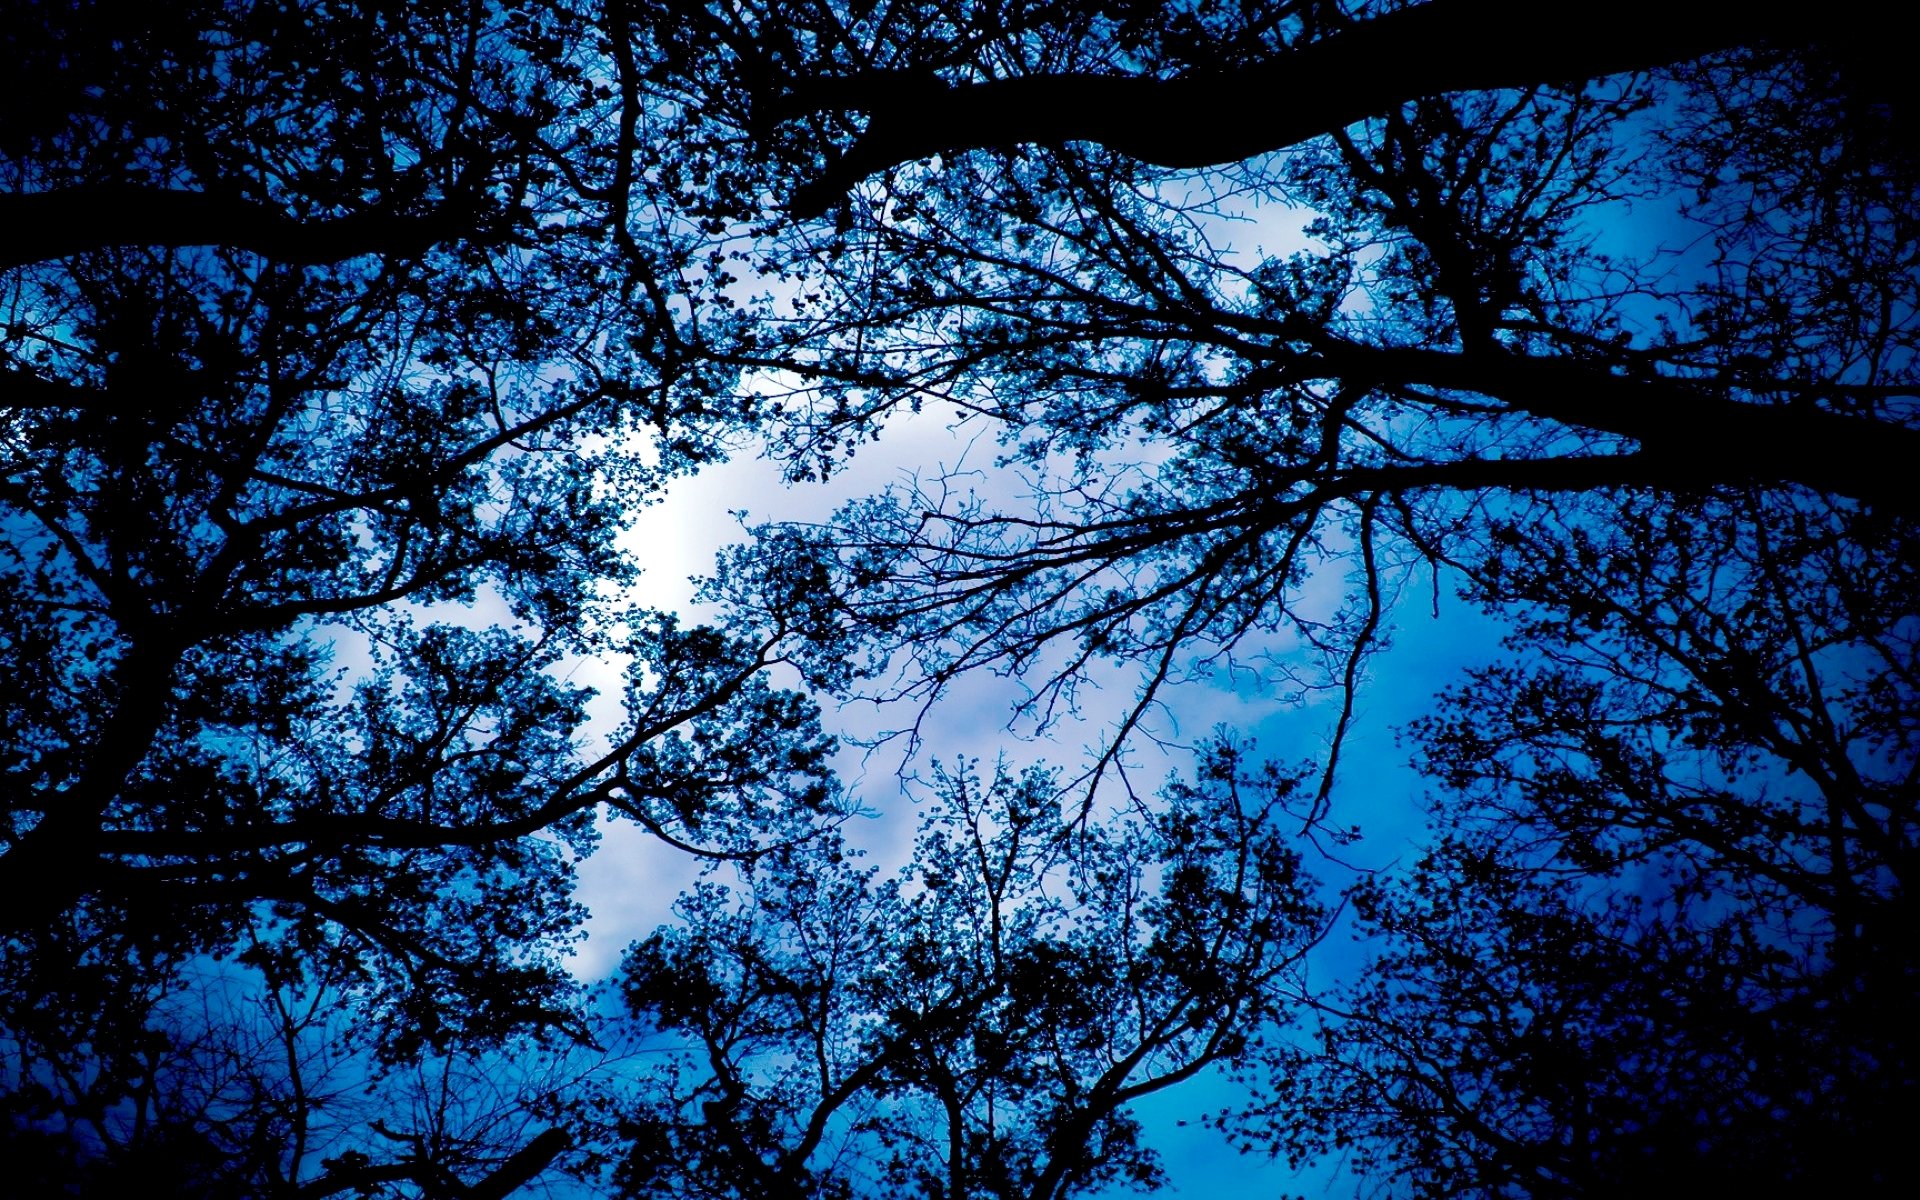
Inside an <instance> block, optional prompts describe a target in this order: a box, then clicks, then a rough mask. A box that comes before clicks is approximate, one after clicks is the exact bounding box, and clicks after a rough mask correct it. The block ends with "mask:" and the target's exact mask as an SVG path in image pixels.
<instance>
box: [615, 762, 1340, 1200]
mask: <svg viewBox="0 0 1920 1200" xmlns="http://www.w3.org/2000/svg"><path fill="white" fill-rule="evenodd" d="M1245 772H1246V765H1245V764H1244V762H1243V761H1242V758H1241V754H1240V751H1239V750H1238V749H1236V748H1234V747H1232V746H1230V745H1223V746H1221V747H1218V748H1217V749H1216V750H1215V752H1214V755H1213V757H1212V758H1211V760H1210V761H1209V763H1208V768H1207V772H1206V775H1205V777H1204V778H1203V779H1202V780H1201V781H1200V782H1198V783H1196V784H1193V785H1182V786H1177V787H1175V788H1174V789H1173V791H1172V793H1171V794H1170V795H1169V796H1168V800H1169V807H1168V808H1167V809H1166V810H1165V811H1164V812H1162V813H1159V814H1157V815H1154V816H1152V817H1136V816H1127V815H1122V816H1118V817H1115V818H1113V819H1111V820H1108V821H1105V822H1100V823H1097V824H1088V825H1078V824H1076V823H1075V822H1073V821H1071V820H1068V819H1065V818H1063V816H1062V813H1061V810H1060V805H1059V802H1058V800H1057V798H1056V796H1057V791H1056V785H1055V782H1054V780H1053V778H1052V775H1051V773H1050V772H1046V771H1043V770H1040V769H1038V768H1034V769H1029V770H1028V771H1026V772H1024V773H1022V774H1020V775H1018V776H1015V775H1013V774H1011V773H1010V772H1008V771H1007V770H1006V769H1005V768H1004V767H997V768H996V769H995V772H994V774H993V776H992V778H991V779H982V778H981V777H980V776H979V775H977V774H976V773H975V768H974V767H972V766H971V765H965V764H963V765H961V766H959V767H957V768H954V769H953V770H951V771H946V770H942V771H940V772H938V773H937V774H936V776H935V779H934V791H935V799H934V800H933V802H932V803H930V804H929V805H927V806H926V807H925V808H924V809H923V810H922V815H921V821H920V830H919V835H918V837H917V838H916V840H915V850H914V855H913V859H912V861H911V862H910V863H908V864H907V865H906V866H905V867H903V868H901V870H900V871H899V873H898V874H896V875H892V876H886V877H883V876H882V874H881V872H880V871H879V870H878V869H877V868H874V867H862V866H860V865H859V864H858V861H857V856H856V855H854V854H852V853H850V852H849V851H848V850H847V849H846V848H845V846H844V845H843V844H842V843H841V842H840V841H839V840H838V839H837V837H829V838H823V839H821V840H818V841H815V842H810V843H803V844H801V845H799V846H795V847H793V848H791V849H788V850H785V851H782V852H780V853H778V854H775V855H772V856H769V857H768V858H765V859H762V860H760V861H759V862H757V863H755V864H754V866H753V867H752V869H751V870H749V871H746V872H744V873H743V876H742V878H740V879H739V880H738V881H737V882H735V883H732V884H727V883H724V882H721V881H719V880H711V881H708V882H704V883H702V884H701V885H700V886H699V887H698V888H697V889H696V890H694V891H693V892H692V893H690V894H688V895H685V896H683V897H682V898H681V902H680V912H679V916H680V918H681V924H679V925H676V926H670V927H667V928H665V929H662V930H661V931H659V932H658V933H656V934H655V935H654V936H653V937H652V938H650V939H649V940H647V941H645V942H643V943H641V944H639V945H637V946H636V947H635V948H634V949H633V951H632V952H631V954H630V955H629V957H628V960H627V963H626V967H625V980H624V983H623V987H624V988H625V995H626V998H627V1002H628V1004H630V1005H631V1006H632V1007H633V1009H634V1011H635V1013H636V1014H637V1015H639V1016H641V1017H642V1018H644V1019H645V1020H646V1021H648V1022H649V1023H651V1024H652V1025H654V1026H655V1027H657V1028H658V1029H660V1030H661V1031H663V1032H665V1033H667V1034H669V1035H671V1036H672V1037H673V1039H674V1041H676V1042H677V1043H679V1044H681V1045H682V1046H684V1048H685V1049H684V1051H683V1052H682V1054H681V1055H680V1056H679V1057H678V1058H677V1059H676V1060H675V1062H674V1064H673V1065H672V1066H671V1067H670V1068H668V1069H665V1070H663V1071H660V1072H658V1073H657V1074H656V1075H655V1076H654V1077H653V1080H652V1081H651V1082H652V1084H653V1087H654V1093H655V1094H654V1096H653V1097H652V1098H651V1099H650V1102H649V1103H648V1104H646V1105H645V1106H644V1107H642V1108H641V1109H640V1111H639V1112H638V1113H637V1114H635V1116H634V1117H633V1118H632V1122H631V1126H630V1130H629V1136H630V1137H631V1138H632V1139H633V1149H632V1151H631V1153H630V1155H629V1157H628V1159H627V1161H626V1163H625V1166H624V1168H623V1174H622V1178H623V1181H624V1183H625V1185H626V1187H627V1188H628V1189H629V1190H631V1191H635V1192H648V1193H652V1192H658V1193H664V1194H669V1195H676V1196H681V1195H685V1196H768V1195H810V1196H814V1195H817V1196H840V1195H845V1196H852V1195H870V1194H879V1193H884V1194H889V1195H925V1196H963V1195H979V1196H997V1197H1011V1196H1031V1197H1057V1196H1067V1195H1086V1194H1094V1193H1098V1192H1101V1191H1102V1190H1104V1189H1110V1188H1113V1187H1116V1186H1131V1187H1141V1188H1152V1187H1155V1186H1157V1185H1158V1184H1159V1182H1160V1181H1161V1173H1160V1170H1159V1167H1158V1165H1157V1162H1156V1156H1155V1154H1154V1152H1153V1150H1152V1148H1151V1147H1150V1146H1149V1145H1147V1144H1144V1143H1143V1142H1142V1141H1141V1140H1140V1125H1139V1123H1138V1121H1137V1119H1136V1118H1135V1117H1134V1116H1133V1115H1132V1113H1131V1111H1130V1107H1131V1106H1132V1105H1133V1104H1134V1103H1135V1102H1136V1101H1138V1100H1139V1099H1140V1098H1142V1097H1144V1096H1147V1095H1150V1094H1152V1093H1154V1092H1157V1091H1160V1090H1162V1089H1164V1088H1167V1087H1169V1086H1172V1085H1174V1084H1176V1083H1179V1082H1181V1081H1183V1080H1186V1079H1189V1078H1192V1077H1194V1076H1197V1075H1200V1074H1201V1073H1203V1072H1205V1071H1207V1070H1208V1069H1210V1068H1213V1067H1216V1066H1217V1067H1222V1068H1225V1067H1233V1066H1245V1065H1247V1064H1249V1063H1250V1062H1252V1061H1254V1060H1255V1059H1256V1058H1257V1057H1261V1056H1263V1054H1264V1055H1265V1056H1268V1057H1284V1050H1285V1048H1284V1044H1283V1039H1281V1037H1280V1034H1279V1030H1280V1029H1282V1028H1283V1027H1284V1026H1285V1024H1286V1023H1287V1022H1288V1021H1290V1020H1291V1017H1292V1010H1293V1008H1294V1007H1295V1006H1296V1005H1297V1004H1298V1003H1299V1002H1300V999H1301V993H1302V988H1303V986H1304V975H1303V972H1302V958H1303V956H1304V955H1305V953H1306V952H1307V950H1308V949H1309V948H1311V947H1312V946H1313V945H1314V944H1315V943H1316V942H1317V941H1318V940H1319V939H1320V938H1321V937H1322V936H1323V935H1324V933H1325V931H1326V928H1327V914H1326V913H1325V912H1324V911H1323V910H1322V909H1321V908H1320V907H1319V905H1318V904H1317V903H1316V901H1315V900H1314V899H1313V895H1312V893H1313V888H1312V884H1311V881H1310V880H1309V879H1308V878H1307V877H1306V876H1305V875H1304V874H1303V873H1302V872H1301V870H1300V862H1299V858H1298V855H1297V854H1295V853H1294V852H1293V851H1291V850H1290V849H1288V848H1287V847H1286V844H1285V837H1284V835H1283V834H1281V833H1280V832H1279V831H1277V830H1276V829H1275V828H1274V823H1273V820H1272V818H1273V816H1274V814H1275V809H1276V806H1277V805H1279V804H1281V803H1283V802H1284V801H1285V799H1286V797H1287V796H1288V795H1289V793H1290V792H1291V791H1292V790H1293V789H1294V788H1295V787H1297V786H1298V780H1297V779H1296V778H1292V777H1287V776H1282V775H1279V774H1277V773H1272V772H1268V773H1267V774H1265V775H1264V776H1261V777H1253V778H1247V777H1244V776H1245Z"/></svg>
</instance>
